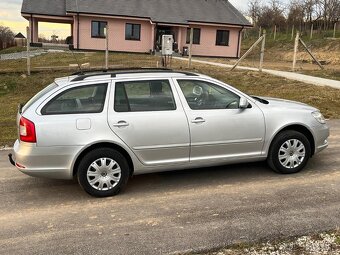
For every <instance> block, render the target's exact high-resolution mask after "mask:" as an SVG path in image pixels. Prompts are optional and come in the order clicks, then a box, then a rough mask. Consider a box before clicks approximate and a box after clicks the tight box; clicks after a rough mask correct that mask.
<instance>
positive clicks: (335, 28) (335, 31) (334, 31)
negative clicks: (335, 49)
mask: <svg viewBox="0 0 340 255" xmlns="http://www.w3.org/2000/svg"><path fill="white" fill-rule="evenodd" d="M336 23H337V22H335V23H334V30H333V38H334V39H335V32H336Z"/></svg>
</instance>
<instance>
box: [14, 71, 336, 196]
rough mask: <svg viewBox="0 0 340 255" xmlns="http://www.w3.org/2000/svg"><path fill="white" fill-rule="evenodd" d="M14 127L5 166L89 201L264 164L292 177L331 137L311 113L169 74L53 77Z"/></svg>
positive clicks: (198, 77) (209, 81)
mask: <svg viewBox="0 0 340 255" xmlns="http://www.w3.org/2000/svg"><path fill="white" fill-rule="evenodd" d="M17 123H18V129H19V131H18V133H19V134H18V135H19V137H18V140H17V141H16V142H15V144H14V155H9V158H10V161H11V163H12V164H14V165H15V166H16V167H17V168H18V169H19V170H20V171H21V172H23V173H25V174H27V175H30V176H35V177H47V178H56V179H73V178H77V179H78V181H79V184H80V185H81V187H82V188H83V189H84V190H85V191H86V192H87V193H89V194H90V195H93V196H96V197H106V196H112V195H115V194H117V193H118V192H119V191H120V190H121V189H122V188H124V186H125V185H126V184H127V182H128V180H129V178H130V177H131V176H132V175H136V174H143V173H151V172H159V171H170V170H182V169H189V168H200V167H211V166H217V165H227V164H232V163H242V162H253V161H265V160H267V162H268V164H269V166H270V167H271V168H272V169H273V170H274V171H276V172H278V173H282V174H291V173H297V172H299V171H301V170H302V169H303V168H304V167H305V166H306V164H307V162H308V160H309V159H310V157H312V156H313V155H314V154H316V153H318V152H320V151H322V150H323V149H325V148H326V147H327V146H328V141H327V139H328V137H329V128H328V126H327V124H326V121H325V118H324V117H323V115H322V114H321V113H320V111H319V110H318V109H316V108H314V107H312V106H308V105H306V104H303V103H298V102H293V101H288V100H283V99H275V98H264V97H256V96H249V95H247V94H245V93H243V92H241V91H239V90H238V89H236V88H234V87H232V86H230V85H228V84H225V83H223V82H221V81H218V80H216V79H213V78H211V77H209V76H206V75H203V74H197V73H191V72H184V71H175V70H169V69H142V68H137V69H117V70H106V71H100V70H98V71H89V72H85V71H82V72H79V73H75V74H73V75H70V76H69V77H64V78H57V79H55V81H54V82H53V83H52V84H50V85H49V86H47V87H46V88H45V89H43V90H42V91H40V92H39V93H38V94H37V95H35V96H34V97H33V98H32V99H31V100H29V101H28V102H27V103H26V104H25V105H24V106H21V107H19V111H18V115H17Z"/></svg>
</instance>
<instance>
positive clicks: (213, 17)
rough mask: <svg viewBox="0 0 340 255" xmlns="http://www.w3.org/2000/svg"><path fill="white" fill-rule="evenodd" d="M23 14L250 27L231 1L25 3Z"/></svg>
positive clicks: (61, 0) (39, 0)
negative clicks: (104, 16)
mask: <svg viewBox="0 0 340 255" xmlns="http://www.w3.org/2000/svg"><path fill="white" fill-rule="evenodd" d="M22 12H23V13H36V14H49V15H60V16H65V15H66V13H71V12H73V13H74V12H75V13H77V12H79V13H87V14H103V15H115V16H129V17H143V18H149V19H151V20H152V21H153V22H163V23H175V24H187V23H188V22H189V21H192V22H204V23H219V24H234V25H245V26H250V25H251V24H250V23H249V21H247V19H245V18H244V16H243V15H242V14H241V13H240V12H239V11H238V10H237V9H236V8H235V7H234V6H232V5H231V4H230V3H229V2H228V1H227V0H95V1H94V0H54V1H50V0H23V5H22Z"/></svg>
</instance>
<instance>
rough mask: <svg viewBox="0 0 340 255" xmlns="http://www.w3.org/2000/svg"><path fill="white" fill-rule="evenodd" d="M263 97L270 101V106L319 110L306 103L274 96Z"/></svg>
mask: <svg viewBox="0 0 340 255" xmlns="http://www.w3.org/2000/svg"><path fill="white" fill-rule="evenodd" d="M261 98H262V99H264V100H266V101H268V102H269V104H268V105H269V106H270V107H282V108H289V109H300V110H308V111H318V109H317V108H315V107H313V106H310V105H308V104H305V103H301V102H296V101H291V100H286V99H280V98H272V97H261Z"/></svg>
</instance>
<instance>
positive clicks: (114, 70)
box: [72, 67, 172, 75]
mask: <svg viewBox="0 0 340 255" xmlns="http://www.w3.org/2000/svg"><path fill="white" fill-rule="evenodd" d="M138 70H141V71H145V70H148V71H172V69H169V68H160V67H126V68H109V69H88V70H81V71H79V72H76V73H73V74H72V75H86V74H88V73H97V74H98V73H100V72H103V73H108V72H118V71H138Z"/></svg>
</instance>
